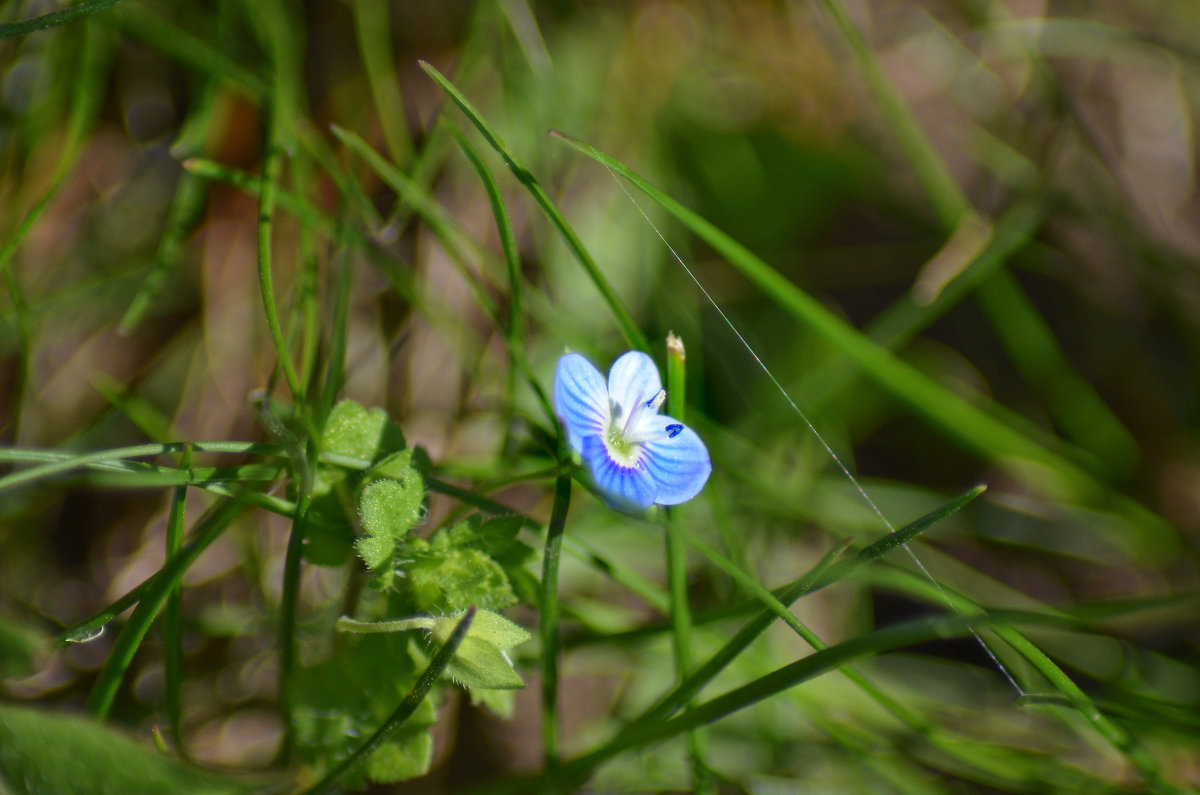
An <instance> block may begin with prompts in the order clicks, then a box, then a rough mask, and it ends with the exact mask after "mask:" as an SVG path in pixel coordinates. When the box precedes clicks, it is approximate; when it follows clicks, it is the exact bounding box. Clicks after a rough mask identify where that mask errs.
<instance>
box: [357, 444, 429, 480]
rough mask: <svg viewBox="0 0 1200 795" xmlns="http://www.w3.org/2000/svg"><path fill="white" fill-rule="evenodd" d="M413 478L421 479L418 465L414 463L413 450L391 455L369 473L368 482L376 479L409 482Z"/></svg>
mask: <svg viewBox="0 0 1200 795" xmlns="http://www.w3.org/2000/svg"><path fill="white" fill-rule="evenodd" d="M411 477H415V478H416V479H417V480H418V481H419V480H420V478H421V475H420V472H418V471H417V467H416V464H415V463H414V462H413V451H412V450H400V451H399V452H396V453H391V454H390V455H388V456H386V457H385V458H383V459H382V460H381V461H380V462H379V463H378V464H376V465H375V466H373V467H371V468H370V469H369V470H368V471H367V479H368V480H374V479H375V478H391V479H392V480H407V479H408V478H411Z"/></svg>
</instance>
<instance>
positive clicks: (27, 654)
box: [0, 616, 49, 678]
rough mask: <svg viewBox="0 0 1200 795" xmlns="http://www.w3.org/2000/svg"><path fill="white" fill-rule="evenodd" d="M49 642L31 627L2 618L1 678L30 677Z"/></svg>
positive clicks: (0, 623)
mask: <svg viewBox="0 0 1200 795" xmlns="http://www.w3.org/2000/svg"><path fill="white" fill-rule="evenodd" d="M48 648H49V640H48V639H46V638H45V637H43V636H41V635H40V634H38V633H37V632H35V631H34V630H33V629H32V628H31V627H28V626H26V625H24V624H20V623H18V622H16V621H13V620H12V619H10V618H7V617H5V616H0V677H6V678H7V677H10V676H11V677H17V676H29V675H30V674H32V673H33V672H34V670H35V668H36V662H37V658H38V657H40V656H41V655H42V653H43V652H44V651H45V650H46V649H48Z"/></svg>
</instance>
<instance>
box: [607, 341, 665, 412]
mask: <svg viewBox="0 0 1200 795" xmlns="http://www.w3.org/2000/svg"><path fill="white" fill-rule="evenodd" d="M660 389H662V379H661V378H659V376H658V367H656V366H655V364H654V360H653V359H651V358H650V357H649V356H647V355H646V354H644V353H642V352H641V351H630V352H629V353H626V354H625V355H623V356H622V357H621V358H619V359H617V360H616V361H615V362H613V366H612V369H611V370H609V371H608V397H609V400H611V401H613V402H614V403H616V404H617V405H618V406H619V407H620V408H619V410H617V411H615V412H614V413H615V414H616V416H617V418H618V420H620V421H621V422H624V421H625V418H626V417H628V416H629V411H630V409H632V408H633V406H634V404H635V403H637V402H638V401H641V402H642V403H645V402H646V401H648V400H650V399H651V398H653V397H654V395H655V394H656V393H657V392H658V390H660ZM646 411H647V413H650V414H653V413H654V412H657V411H658V409H654V410H653V411H650V410H649V409H646Z"/></svg>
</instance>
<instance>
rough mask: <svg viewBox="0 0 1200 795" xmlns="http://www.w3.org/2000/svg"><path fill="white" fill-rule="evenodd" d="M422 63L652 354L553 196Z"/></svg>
mask: <svg viewBox="0 0 1200 795" xmlns="http://www.w3.org/2000/svg"><path fill="white" fill-rule="evenodd" d="M420 63H421V68H422V69H424V70H425V72H426V74H428V75H429V76H430V77H431V78H433V80H434V82H436V83H437V84H438V85H439V86H441V88H442V90H443V91H445V92H446V95H447V96H449V97H450V99H451V100H452V101H453V102H454V104H455V105H458V107H459V109H460V110H462V112H463V113H464V114H466V116H467V118H468V119H469V120H470V121H471V123H472V124H474V125H475V128H476V129H477V130H479V132H480V133H481V134H482V135H483V137H484V140H486V141H487V142H488V144H489V145H490V146H491V147H492V148H493V149H495V150H496V153H497V154H499V155H500V157H501V159H502V160H504V163H505V165H507V166H508V168H509V170H510V171H512V173H513V176H515V177H516V178H517V181H519V182H520V183H521V184H522V185H524V186H525V188H526V190H528V191H529V193H530V195H531V196H533V199H534V201H535V202H537V205H538V206H539V207H540V208H541V209H542V212H544V213H545V214H546V217H547V218H549V219H550V222H551V223H552V224H554V227H555V228H556V229H557V230H558V231H559V233H560V234H561V235H562V237H563V240H565V241H566V243H567V247H568V248H570V250H571V253H573V254H574V255H575V258H576V259H577V260H579V263H580V264H581V265H583V269H584V270H585V271H586V272H587V275H588V278H590V279H591V280H592V284H594V285H595V286H596V289H597V290H599V292H600V296H601V297H602V298H603V299H604V303H605V304H607V305H608V308H609V311H610V312H612V315H613V318H614V319H615V320H616V321H617V325H618V326H620V328H621V333H622V335H624V337H625V341H626V343H628V344H629V346H630V347H632V348H636V349H638V350H641V351H649V350H650V345H649V343H648V342H647V341H646V338H645V336H644V335H643V334H642V332H641V330H640V329H639V328H638V327H637V324H636V323H635V322H634V320H633V316H632V315H630V313H629V310H628V309H626V308H625V305H624V304H623V303H622V302H621V299H620V298H619V297H618V296H617V293H616V291H615V290H614V289H613V287H612V285H611V284H609V282H608V278H607V277H605V275H604V272H603V271H602V270H600V266H599V265H598V264H596V261H595V259H593V258H592V255H591V254H590V253H589V252H588V250H587V248H586V247H584V245H583V241H581V240H580V239H579V236H578V235H577V234H575V230H574V229H573V228H572V227H571V225H570V224H569V223H567V219H566V218H564V217H563V214H562V213H561V212H560V211H559V209H558V207H556V206H555V204H554V202H553V200H551V198H550V195H549V194H548V193H546V190H545V188H543V187H542V186H541V183H539V182H538V181H537V179H535V178H534V176H533V174H531V173H530V172H529V171H528V170H527V169H526V168H525V167H524V166H522V165H521V163H520V162H519V161H518V160H517V159H516V157H515V156H514V155H513V154H512V152H511V151H510V150H509V148H508V146H507V145H506V144H505V143H504V141H503V140H502V139H501V138H500V136H499V135H498V134H497V133H496V131H495V130H493V129H492V128H491V125H489V124H488V123H487V121H485V120H484V118H483V116H481V115H480V113H479V111H477V110H476V109H475V107H474V106H473V105H472V104H471V103H470V102H469V101H468V100H467V98H466V97H465V96H463V94H462V92H460V91H459V90H458V89H457V88H455V87H454V84H453V83H451V82H450V81H449V80H448V79H446V77H445V76H444V75H443V74H442V73H441V72H439V71H438V70H437V69H434V68H433V67H432V66H431V65H430V64H428V63H426V62H425V61H421V62H420Z"/></svg>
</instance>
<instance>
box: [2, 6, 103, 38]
mask: <svg viewBox="0 0 1200 795" xmlns="http://www.w3.org/2000/svg"><path fill="white" fill-rule="evenodd" d="M119 2H121V0H85V2H82V3H80V4H79V5H75V6H71V7H70V8H64V9H61V10H59V11H51V12H50V13H49V14H42V15H41V16H40V17H34V18H33V19H26V20H22V21H21V22H9V23H8V24H5V25H0V39H10V38H12V37H13V36H24V35H25V34H27V33H34V32H36V31H39V30H48V29H50V28H56V27H58V26H60V25H66V24H67V23H68V22H74V21H75V20H77V19H79V18H81V17H85V16H88V15H89V14H95V13H97V12H100V11H103V10H105V9H106V8H110V7H112V6H115V5H116V4H117V3H119Z"/></svg>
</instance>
